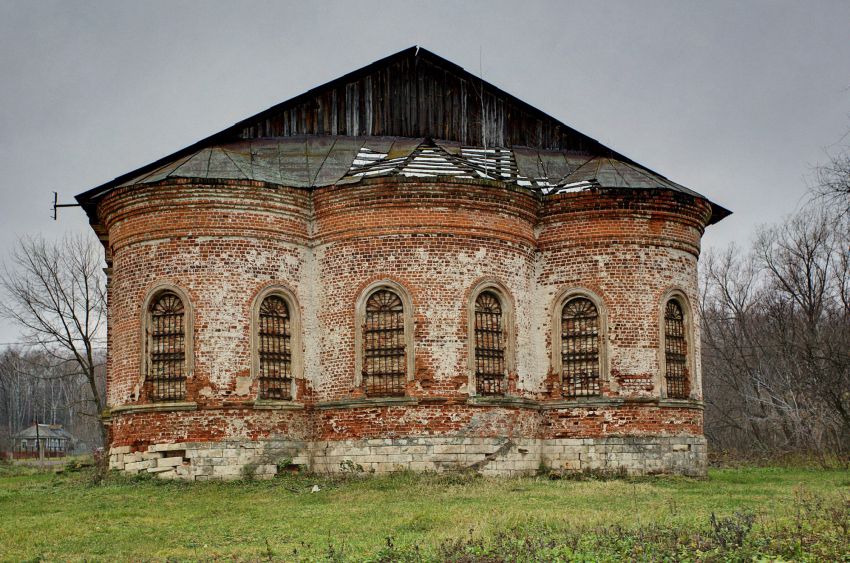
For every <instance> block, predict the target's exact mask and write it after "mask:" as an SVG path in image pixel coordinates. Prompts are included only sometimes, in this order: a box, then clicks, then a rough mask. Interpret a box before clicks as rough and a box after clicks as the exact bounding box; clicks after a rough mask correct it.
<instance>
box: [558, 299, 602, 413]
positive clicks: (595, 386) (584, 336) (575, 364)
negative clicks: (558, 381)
mask: <svg viewBox="0 0 850 563" xmlns="http://www.w3.org/2000/svg"><path fill="white" fill-rule="evenodd" d="M599 336H600V330H599V310H598V309H597V308H596V305H595V304H594V303H593V301H591V300H590V299H588V298H586V297H574V298H573V299H570V300H568V301H567V302H566V303H564V306H563V308H562V309H561V370H562V371H561V373H562V386H563V392H564V395H565V396H567V397H593V396H597V395H599V394H600V374H599Z"/></svg>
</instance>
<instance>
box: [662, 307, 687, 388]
mask: <svg viewBox="0 0 850 563" xmlns="http://www.w3.org/2000/svg"><path fill="white" fill-rule="evenodd" d="M664 383H665V386H666V389H667V397H669V398H671V399H687V398H688V393H689V390H688V343H687V341H686V339H685V314H684V311H683V310H682V305H681V304H680V303H679V302H678V301H677V300H675V299H670V300H669V301H667V304H666V305H665V306H664Z"/></svg>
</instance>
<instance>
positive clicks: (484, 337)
mask: <svg viewBox="0 0 850 563" xmlns="http://www.w3.org/2000/svg"><path fill="white" fill-rule="evenodd" d="M505 387H506V386H505V331H504V327H503V323H502V303H501V301H500V300H499V297H498V296H497V295H496V294H495V293H493V292H491V291H482V292H481V293H480V294H479V295H478V297H477V298H476V299H475V391H476V393H477V394H479V395H504V394H505V391H506V389H505Z"/></svg>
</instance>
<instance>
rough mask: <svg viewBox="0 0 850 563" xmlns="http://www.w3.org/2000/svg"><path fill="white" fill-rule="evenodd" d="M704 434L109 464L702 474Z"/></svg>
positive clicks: (323, 446)
mask: <svg viewBox="0 0 850 563" xmlns="http://www.w3.org/2000/svg"><path fill="white" fill-rule="evenodd" d="M706 455H707V451H706V443H705V438H703V437H701V436H647V437H641V436H627V437H610V438H574V439H568V438H565V439H551V440H536V439H528V438H518V439H508V438H474V437H450V436H448V437H447V436H441V437H435V436H426V437H415V438H384V439H371V440H342V441H319V442H294V441H291V440H285V441H284V440H266V441H257V442H253V441H226V442H186V443H178V444H155V445H152V446H149V447H148V449H147V450H146V451H136V452H131V451H130V447H129V446H122V447H115V448H112V449H110V451H109V467H110V469H115V470H119V471H123V472H125V473H128V474H137V473H140V472H147V473H153V474H155V475H156V476H157V477H159V478H161V479H187V480H197V481H204V480H209V479H222V480H227V479H242V478H257V479H269V478H272V477H273V476H274V475H276V474H277V473H278V471H283V470H286V468H287V467H293V468H303V469H308V470H311V471H315V472H318V473H344V472H352V473H361V472H363V473H387V472H392V471H401V470H410V471H456V470H473V471H477V472H479V473H482V474H484V475H506V476H510V475H528V474H533V473H534V472H536V471H538V470H541V469H545V470H551V471H568V472H570V471H575V472H586V471H594V472H595V471H599V472H605V473H623V474H627V475H648V474H656V473H677V474H684V475H692V476H702V475H704V474H705V467H706Z"/></svg>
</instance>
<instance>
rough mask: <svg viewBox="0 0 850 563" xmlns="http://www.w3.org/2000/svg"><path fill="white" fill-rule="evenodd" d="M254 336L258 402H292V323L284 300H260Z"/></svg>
mask: <svg viewBox="0 0 850 563" xmlns="http://www.w3.org/2000/svg"><path fill="white" fill-rule="evenodd" d="M257 336H258V342H257V344H258V346H259V349H258V350H257V355H258V356H259V363H260V365H259V368H260V369H259V380H260V398H261V399H271V400H280V401H286V400H290V399H292V320H291V317H290V315H289V306H288V305H287V303H286V300H285V299H283V297H281V296H279V295H269V296H268V297H266V298H265V299H263V302H262V303H261V304H260V315H259V325H258V327H257Z"/></svg>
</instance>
